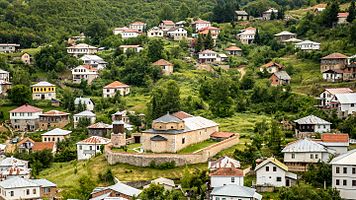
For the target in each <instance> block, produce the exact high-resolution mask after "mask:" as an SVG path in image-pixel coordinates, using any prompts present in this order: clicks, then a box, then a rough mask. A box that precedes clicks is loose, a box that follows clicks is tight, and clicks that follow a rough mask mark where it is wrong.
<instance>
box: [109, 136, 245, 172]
mask: <svg viewBox="0 0 356 200" xmlns="http://www.w3.org/2000/svg"><path fill="white" fill-rule="evenodd" d="M238 142H239V135H237V136H234V137H232V138H229V139H226V140H223V141H221V142H219V143H216V144H214V145H211V146H209V147H207V148H204V149H202V150H200V151H197V152H194V153H192V154H154V153H142V154H139V153H127V152H113V151H112V150H111V148H112V144H108V145H106V146H105V157H106V159H107V161H108V163H109V164H110V165H114V164H116V163H126V164H130V165H134V166H140V167H147V166H149V165H150V163H152V162H155V163H156V164H163V163H167V162H172V161H174V162H175V164H176V166H184V165H186V164H198V163H204V162H207V161H208V160H209V158H211V157H213V156H215V155H216V154H217V153H219V152H220V151H222V150H224V149H227V148H229V147H232V146H234V145H236V144H237V143H238Z"/></svg>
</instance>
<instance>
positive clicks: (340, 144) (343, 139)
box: [316, 133, 350, 155]
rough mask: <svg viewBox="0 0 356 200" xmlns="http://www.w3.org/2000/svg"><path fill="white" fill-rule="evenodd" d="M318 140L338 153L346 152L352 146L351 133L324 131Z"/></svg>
mask: <svg viewBox="0 0 356 200" xmlns="http://www.w3.org/2000/svg"><path fill="white" fill-rule="evenodd" d="M316 142H318V143H319V144H321V145H323V146H324V147H326V148H328V149H331V150H333V151H335V154H337V155H339V154H343V153H346V152H347V150H348V148H349V146H350V141H349V135H348V134H345V133H323V134H321V139H320V140H316Z"/></svg>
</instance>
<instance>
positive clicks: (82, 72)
mask: <svg viewBox="0 0 356 200" xmlns="http://www.w3.org/2000/svg"><path fill="white" fill-rule="evenodd" d="M98 76H99V73H98V70H97V69H96V68H94V67H92V66H90V65H79V66H78V67H76V68H74V69H72V78H73V82H74V83H81V82H82V80H86V81H87V82H88V84H91V83H92V82H93V81H94V79H96V78H98Z"/></svg>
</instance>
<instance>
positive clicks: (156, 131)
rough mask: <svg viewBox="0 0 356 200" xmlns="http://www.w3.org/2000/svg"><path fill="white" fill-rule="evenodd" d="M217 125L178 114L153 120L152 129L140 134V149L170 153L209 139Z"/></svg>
mask: <svg viewBox="0 0 356 200" xmlns="http://www.w3.org/2000/svg"><path fill="white" fill-rule="evenodd" d="M218 130H219V125H218V124H217V123H215V122H213V121H211V120H208V119H206V118H203V117H200V116H192V115H190V114H188V113H184V112H178V113H174V114H169V113H168V114H166V115H164V116H162V117H159V118H158V119H155V120H153V122H152V129H149V130H145V131H143V132H142V136H141V141H142V148H143V149H144V150H145V151H152V152H154V153H161V152H172V153H176V152H178V151H179V150H181V149H183V148H185V147H187V146H189V145H191V144H195V143H199V142H202V141H204V140H207V139H209V138H210V135H211V134H212V133H214V132H217V131H218Z"/></svg>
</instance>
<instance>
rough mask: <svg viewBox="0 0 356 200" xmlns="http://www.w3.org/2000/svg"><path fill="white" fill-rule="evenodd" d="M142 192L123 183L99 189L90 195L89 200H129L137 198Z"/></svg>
mask: <svg viewBox="0 0 356 200" xmlns="http://www.w3.org/2000/svg"><path fill="white" fill-rule="evenodd" d="M141 192H142V191H141V190H139V189H136V188H134V187H131V186H129V185H126V184H124V183H122V182H120V181H119V182H117V183H115V185H110V186H108V187H97V188H95V189H94V190H93V192H92V193H91V194H90V199H89V200H110V199H112V200H127V199H134V198H135V197H136V198H137V197H138V196H139V195H140V193H141Z"/></svg>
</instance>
